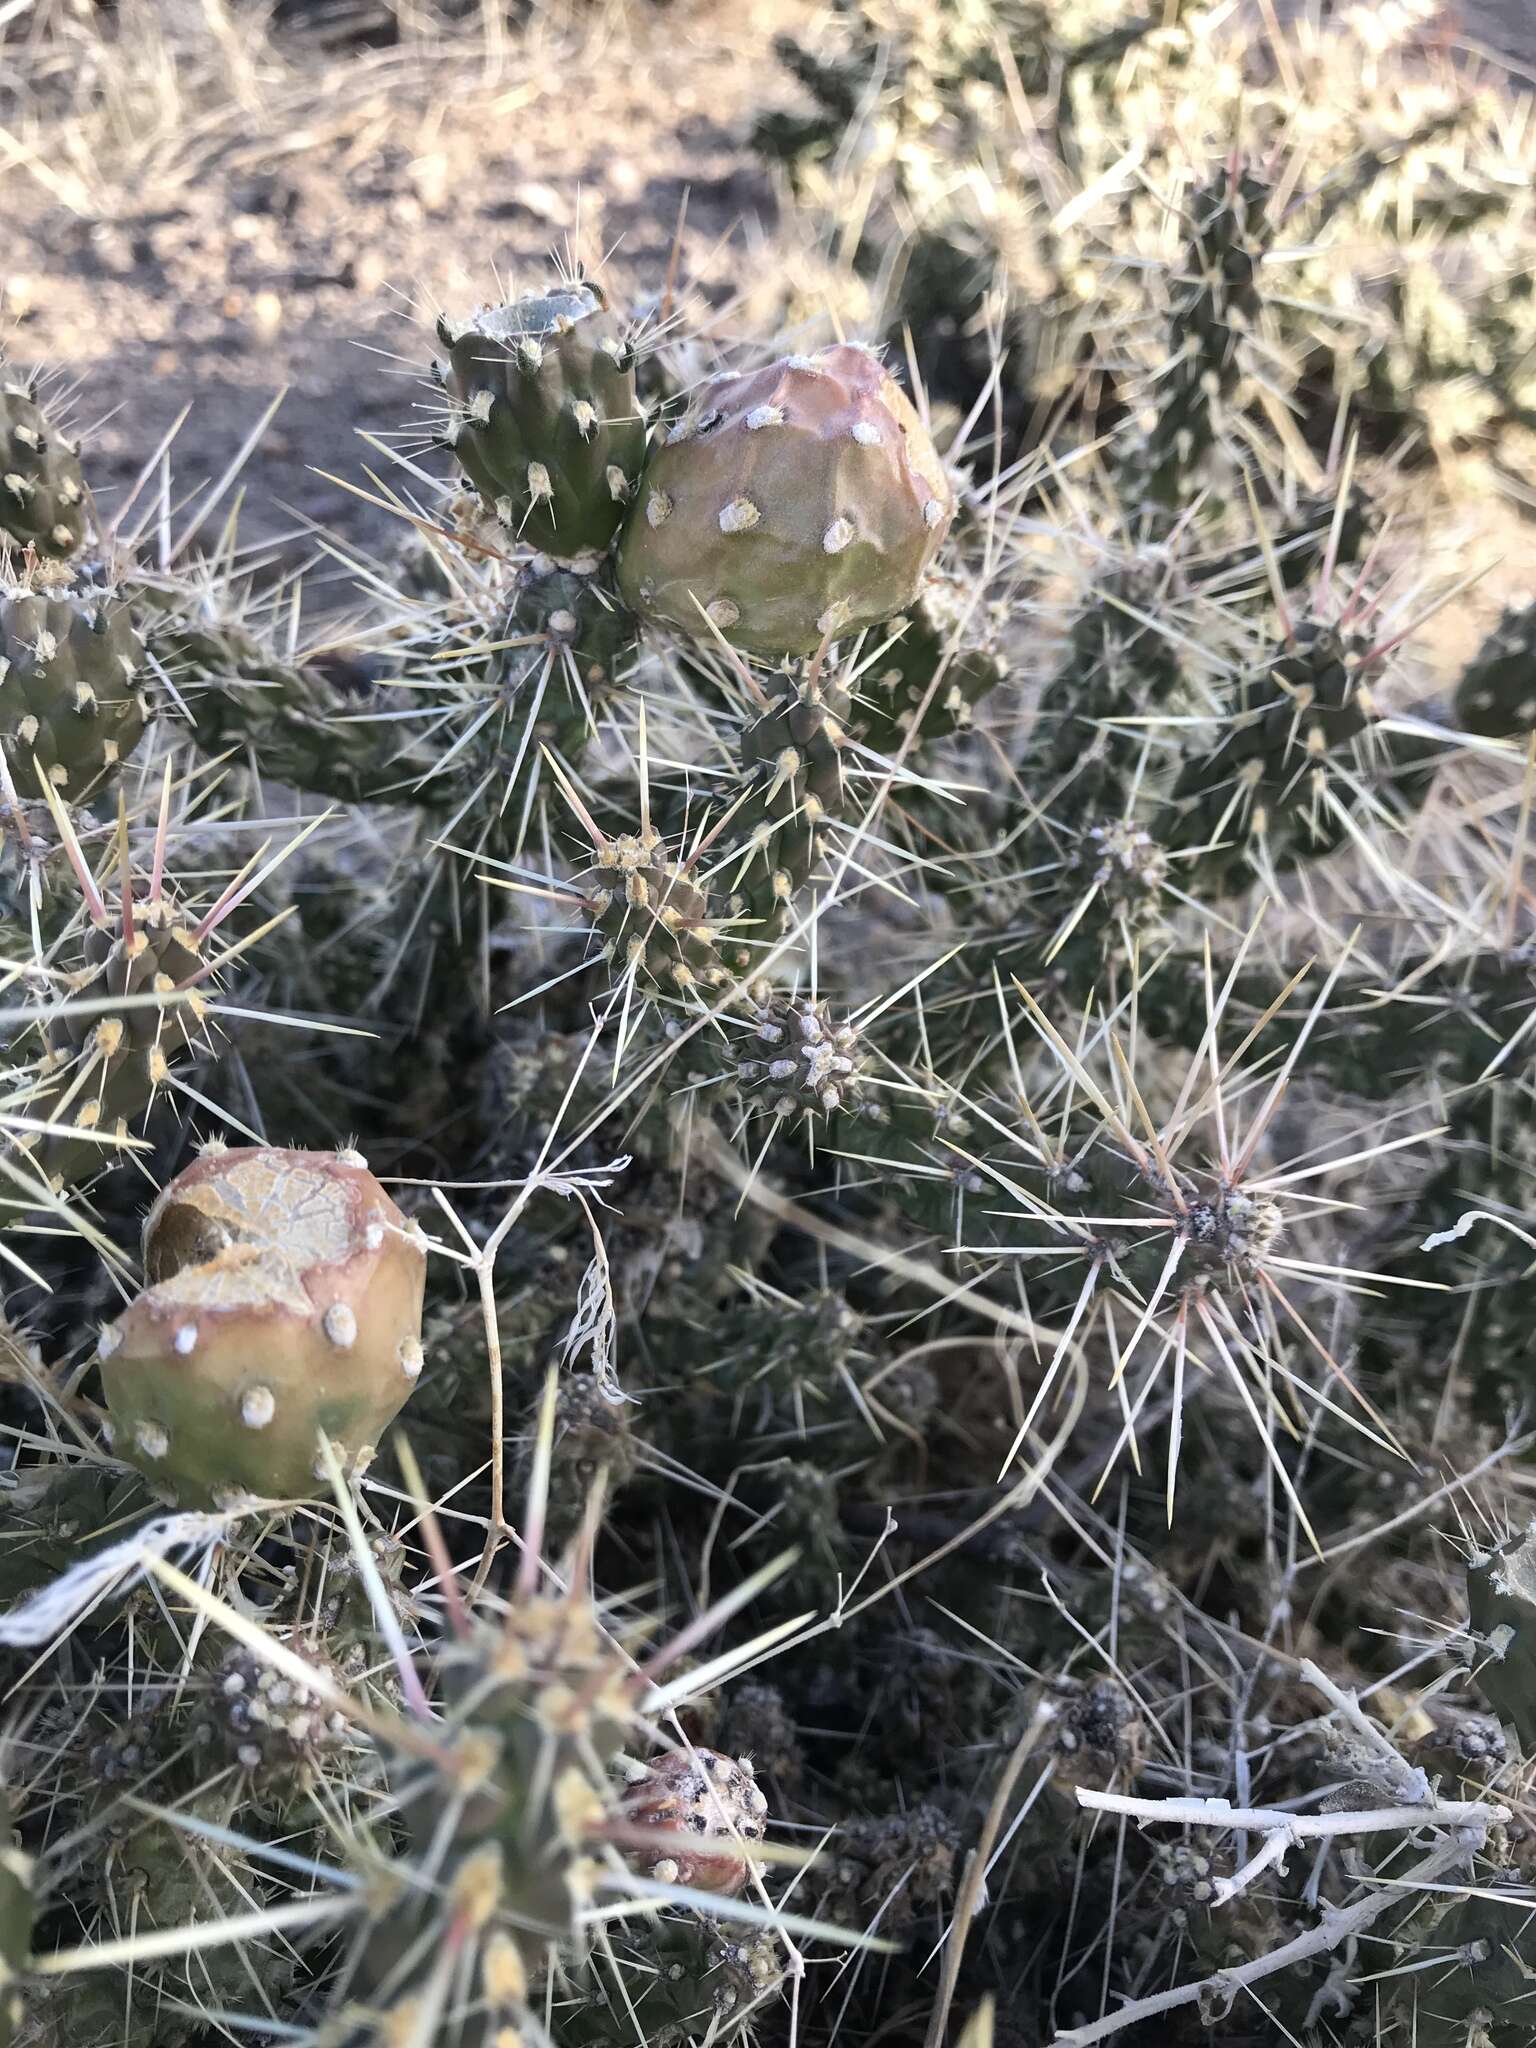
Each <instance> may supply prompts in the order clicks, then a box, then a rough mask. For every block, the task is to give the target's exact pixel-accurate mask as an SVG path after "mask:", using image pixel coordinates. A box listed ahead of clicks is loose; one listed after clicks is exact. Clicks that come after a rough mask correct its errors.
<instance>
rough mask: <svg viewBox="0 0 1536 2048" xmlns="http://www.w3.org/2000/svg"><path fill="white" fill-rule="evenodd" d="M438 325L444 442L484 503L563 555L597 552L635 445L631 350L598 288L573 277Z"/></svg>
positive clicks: (630, 477) (534, 541) (621, 509)
mask: <svg viewBox="0 0 1536 2048" xmlns="http://www.w3.org/2000/svg"><path fill="white" fill-rule="evenodd" d="M437 335H438V340H439V342H440V343H441V344H442V347H443V349H444V351H445V352H446V358H447V360H446V361H445V362H444V363H442V364H440V365H439V366H438V374H439V376H440V378H441V381H442V383H443V386H444V389H445V390H446V392H447V394H448V399H449V406H450V410H449V414H448V420H447V424H446V426H445V428H444V434H443V438H444V443H445V445H446V446H447V447H448V448H449V449H451V450H452V452H453V454H454V456H455V458H456V459H457V460H458V462H459V463H460V464H461V465H462V466H463V469H464V473H465V475H466V476H467V477H468V478H469V480H470V482H471V483H472V484H473V485H474V486H475V488H476V489H477V490H478V491H479V493H480V495H481V497H482V498H483V499H484V500H485V503H486V505H487V506H488V507H489V509H490V510H491V511H492V512H494V513H495V514H496V516H497V518H498V519H499V520H500V521H501V522H502V524H503V525H504V526H505V527H507V528H508V529H509V530H510V531H511V532H512V533H514V534H516V536H517V537H518V538H519V539H520V540H523V541H526V542H527V543H528V544H529V545H530V546H531V547H536V548H542V549H543V550H544V551H545V553H547V554H550V555H553V556H555V557H556V558H557V559H559V560H561V561H572V560H574V559H576V558H578V557H580V556H584V555H590V554H593V553H596V552H600V551H601V550H602V549H603V548H605V547H606V546H607V545H608V542H609V541H610V540H611V539H612V538H613V535H614V533H615V532H616V531H617V529H618V526H619V522H620V520H621V519H622V518H623V516H624V513H625V511H626V510H627V508H628V505H629V500H630V498H631V496H632V495H633V493H634V489H635V485H636V483H637V481H638V479H639V475H640V468H641V463H642V460H643V457H644V451H645V425H644V420H643V418H642V415H641V411H640V404H639V399H638V397H637V396H636V392H635V372H634V362H635V358H634V350H633V348H632V347H631V346H630V344H629V342H628V341H627V340H626V339H625V338H624V335H623V333H622V332H621V330H620V327H619V324H618V322H617V320H616V319H615V318H614V316H613V315H612V313H610V312H609V310H608V307H607V302H606V300H605V299H604V297H603V294H602V292H601V291H600V290H599V289H598V287H597V286H596V285H594V284H592V283H591V282H590V281H585V280H572V281H570V282H569V283H564V284H559V285H556V286H553V287H552V288H551V289H550V290H548V291H546V292H542V293H532V294H529V295H528V296H526V297H524V298H520V299H517V300H514V301H513V303H512V304H510V305H505V306H495V307H487V308H485V309H483V310H482V311H480V312H478V313H476V314H474V315H473V316H472V317H471V318H470V319H469V320H468V321H466V322H464V323H463V324H462V325H455V324H453V323H451V322H449V321H448V320H446V319H445V320H441V321H439V323H438V329H437Z"/></svg>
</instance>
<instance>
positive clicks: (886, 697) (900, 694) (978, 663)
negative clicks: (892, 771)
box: [850, 572, 1008, 754]
mask: <svg viewBox="0 0 1536 2048" xmlns="http://www.w3.org/2000/svg"><path fill="white" fill-rule="evenodd" d="M1002 609H1003V608H1002V606H1001V605H997V604H993V603H990V602H988V601H986V600H985V599H978V598H976V597H975V596H973V594H972V593H971V592H970V591H969V590H968V589H967V586H966V584H965V582H964V581H963V579H962V578H960V577H959V576H954V575H944V574H940V573H937V572H936V573H935V574H933V575H931V576H930V577H929V578H928V580H927V582H926V583H925V584H924V585H923V588H922V591H921V592H920V594H919V596H918V598H917V601H916V602H915V603H914V604H912V605H911V606H909V607H908V609H907V610H906V611H905V612H903V613H901V614H899V615H898V616H897V617H896V618H894V619H891V620H889V621H888V622H887V623H886V624H884V625H881V626H875V627H872V628H871V629H870V632H869V634H868V636H867V640H866V645H865V649H864V650H863V651H862V652H861V655H860V659H859V661H858V664H857V668H856V670H855V680H854V683H853V690H852V696H853V709H852V712H851V714H850V723H851V724H852V725H853V726H854V728H855V729H856V730H857V733H858V736H859V739H860V741H861V742H862V743H863V745H865V746H867V747H871V748H873V749H874V751H875V752H876V753H879V754H894V753H895V752H896V750H897V748H898V747H899V746H900V745H901V743H902V741H903V740H904V739H905V738H906V736H907V734H908V732H909V731H911V730H912V728H913V726H914V725H915V726H916V732H917V738H918V739H919V740H940V739H944V738H946V737H947V735H948V734H950V733H952V732H956V731H963V730H964V729H965V728H966V727H967V726H968V725H969V724H970V722H971V718H972V716H973V714H974V712H975V709H976V706H977V705H978V704H980V703H981V702H982V700H983V699H984V698H986V697H988V696H990V695H991V693H992V692H993V691H994V690H995V689H997V688H998V686H999V685H1000V684H1002V683H1003V682H1005V681H1006V680H1007V676H1008V660H1007V656H1006V654H1005V653H1004V651H1003V648H1002V644H1001V635H1000V633H999V630H998V628H999V617H998V614H999V613H1000V612H1001V611H1002Z"/></svg>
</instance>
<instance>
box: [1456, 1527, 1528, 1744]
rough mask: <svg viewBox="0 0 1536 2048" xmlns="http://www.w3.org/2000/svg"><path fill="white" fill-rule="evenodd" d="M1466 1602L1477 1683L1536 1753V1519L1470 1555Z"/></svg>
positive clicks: (1484, 1695) (1522, 1740)
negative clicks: (1507, 1538) (1508, 1537)
mask: <svg viewBox="0 0 1536 2048" xmlns="http://www.w3.org/2000/svg"><path fill="white" fill-rule="evenodd" d="M1467 1607H1468V1613H1469V1617H1470V1620H1471V1626H1472V1632H1473V1635H1474V1636H1475V1638H1476V1643H1475V1647H1474V1650H1473V1664H1472V1669H1473V1675H1474V1676H1475V1677H1476V1679H1477V1683H1478V1688H1479V1690H1480V1691H1481V1692H1482V1695H1483V1697H1484V1699H1486V1700H1487V1702H1488V1704H1489V1705H1490V1706H1491V1707H1492V1708H1493V1709H1494V1711H1495V1712H1496V1713H1497V1714H1498V1716H1499V1718H1500V1720H1502V1721H1507V1722H1508V1723H1509V1724H1510V1726H1511V1727H1512V1728H1513V1729H1514V1731H1515V1733H1516V1735H1517V1736H1518V1737H1519V1738H1520V1747H1521V1749H1522V1750H1524V1752H1525V1754H1526V1755H1527V1756H1536V1524H1533V1525H1532V1527H1530V1528H1529V1529H1527V1530H1526V1531H1525V1532H1524V1534H1523V1535H1520V1536H1516V1537H1514V1538H1512V1539H1511V1541H1510V1542H1508V1543H1504V1544H1501V1545H1500V1546H1499V1548H1498V1549H1496V1550H1493V1551H1490V1552H1488V1553H1487V1554H1486V1555H1484V1556H1478V1557H1474V1558H1473V1559H1472V1560H1471V1562H1470V1563H1469V1564H1468V1566H1467Z"/></svg>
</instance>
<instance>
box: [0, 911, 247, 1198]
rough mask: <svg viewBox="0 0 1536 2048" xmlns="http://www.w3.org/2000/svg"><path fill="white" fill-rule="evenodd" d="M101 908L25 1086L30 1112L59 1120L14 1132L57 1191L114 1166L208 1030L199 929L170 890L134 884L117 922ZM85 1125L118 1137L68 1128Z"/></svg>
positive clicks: (43, 1031)
mask: <svg viewBox="0 0 1536 2048" xmlns="http://www.w3.org/2000/svg"><path fill="white" fill-rule="evenodd" d="M98 911H99V915H97V916H96V917H95V918H93V920H92V923H91V925H90V926H89V928H88V930H87V932H86V934H85V943H84V954H85V958H84V961H83V962H82V964H81V966H80V967H79V968H78V969H76V970H75V971H74V972H73V973H72V974H71V975H70V976H69V977H68V980H67V981H66V984H65V987H64V990H63V991H62V993H61V994H60V995H59V996H58V997H56V998H55V999H54V1000H53V1001H51V1002H49V1003H47V1004H45V1005H44V1006H43V1008H42V1010H41V1013H40V1015H39V1017H38V1019H37V1029H38V1032H39V1035H40V1036H41V1038H42V1042H43V1050H42V1052H41V1055H40V1056H39V1057H38V1059H37V1060H36V1061H35V1063H34V1064H33V1065H32V1067H31V1068H30V1069H28V1070H27V1071H26V1073H25V1076H24V1080H23V1086H22V1089H21V1091H20V1098H19V1100H20V1107H21V1108H22V1110H23V1112H24V1114H25V1115H26V1116H27V1117H28V1118H29V1119H34V1120H36V1121H37V1122H39V1123H43V1124H51V1125H56V1126H58V1127H59V1128H58V1129H57V1130H49V1131H34V1130H30V1129H23V1131H22V1132H21V1133H20V1135H19V1136H18V1139H17V1143H18V1144H19V1145H20V1147H21V1148H22V1149H23V1150H24V1151H25V1152H27V1153H28V1154H29V1155H30V1157H31V1159H32V1161H33V1162H34V1164H35V1167H36V1170H37V1171H38V1172H40V1173H41V1174H42V1176H43V1177H44V1179H45V1180H46V1181H47V1182H48V1183H49V1184H50V1185H51V1186H54V1187H59V1186H63V1185H64V1184H65V1183H67V1182H70V1181H73V1180H77V1179H79V1178H81V1177H82V1176H84V1175H86V1174H89V1173H90V1172H91V1171H92V1170H93V1169H96V1168H99V1167H102V1166H107V1165H110V1164H112V1163H113V1161H112V1150H113V1146H114V1145H118V1146H120V1145H122V1144H123V1142H124V1141H125V1140H126V1138H127V1137H128V1135H129V1126H130V1124H131V1123H132V1122H134V1121H135V1120H136V1119H138V1118H139V1117H141V1116H142V1115H143V1114H144V1113H145V1112H146V1111H147V1110H148V1109H149V1108H150V1106H151V1105H152V1104H153V1102H154V1100H155V1097H156V1094H157V1093H158V1091H159V1090H160V1089H161V1088H162V1087H163V1086H164V1085H165V1083H166V1080H167V1078H168V1076H169V1073H170V1070H171V1063H172V1061H173V1060H174V1059H175V1058H176V1055H177V1054H178V1053H181V1052H183V1051H185V1050H186V1049H187V1047H189V1046H190V1045H192V1044H193V1043H194V1042H195V1041H196V1039H197V1038H198V1036H199V1035H200V1034H201V1033H202V1032H204V1031H205V1030H206V1029H207V1028H208V1027H209V1005H208V999H207V997H206V996H205V994H204V993H203V990H204V988H205V987H206V984H207V979H208V974H209V970H210V966H211V962H210V959H209V957H208V954H207V952H206V951H205V946H204V941H205V939H206V936H207V933H206V931H205V929H204V928H203V925H194V924H193V922H192V921H191V919H190V918H189V917H188V915H187V914H186V912H185V911H184V910H183V909H182V907H181V905H180V904H179V903H178V902H177V901H176V899H175V898H174V896H173V895H172V894H171V893H170V892H169V891H168V890H166V889H164V888H163V887H162V888H161V889H159V890H158V891H157V892H156V893H154V894H152V895H150V896H149V897H148V900H143V899H141V898H139V897H138V896H137V893H136V888H135V887H134V886H130V887H129V888H128V889H126V890H125V892H124V897H123V905H122V914H121V918H120V921H119V923H118V925H117V928H116V929H114V928H113V926H112V925H111V924H110V923H109V922H108V919H107V915H106V910H105V907H104V906H100V905H98ZM204 924H206V920H205V921H204ZM80 1131H91V1132H101V1133H103V1134H104V1135H105V1136H106V1137H107V1138H108V1139H109V1140H110V1141H111V1142H110V1143H108V1144H105V1145H104V1144H102V1143H100V1142H96V1141H94V1140H93V1139H91V1138H82V1137H80V1136H78V1135H71V1133H72V1132H73V1133H78V1132H80Z"/></svg>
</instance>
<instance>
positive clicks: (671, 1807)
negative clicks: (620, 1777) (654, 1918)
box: [619, 1748, 768, 1898]
mask: <svg viewBox="0 0 1536 2048" xmlns="http://www.w3.org/2000/svg"><path fill="white" fill-rule="evenodd" d="M767 1812H768V1801H767V1799H766V1797H765V1796H764V1795H763V1793H762V1792H761V1791H760V1790H759V1789H758V1784H757V1774H756V1772H755V1771H754V1770H753V1768H752V1765H751V1763H750V1762H749V1761H748V1760H747V1758H746V1757H737V1758H734V1759H733V1758H731V1757H728V1756H721V1755H720V1754H719V1753H718V1752H717V1751H715V1750H712V1749H697V1748H695V1749H692V1750H671V1751H668V1753H667V1754H666V1755H665V1756H659V1757H657V1758H655V1759H654V1760H653V1761H652V1762H651V1763H648V1764H636V1765H635V1766H634V1768H633V1770H632V1771H631V1772H630V1774H629V1782H628V1784H627V1785H626V1786H625V1789H624V1796H623V1798H622V1799H621V1800H620V1802H619V1816H620V1819H621V1820H622V1821H623V1822H624V1824H625V1825H626V1827H627V1828H629V1829H632V1830H633V1831H634V1835H633V1836H632V1837H630V1838H629V1839H630V1849H631V1854H632V1855H634V1856H636V1858H637V1860H638V1861H639V1863H640V1866H641V1868H642V1869H643V1870H644V1872H645V1874H646V1876H647V1877H653V1878H655V1879H656V1881H657V1883H658V1884H678V1885H684V1886H686V1887H687V1888H688V1889H689V1890H690V1891H698V1892H715V1893H718V1894H719V1895H720V1896H721V1897H722V1898H734V1896H735V1895H736V1893H737V1892H739V1891H740V1890H741V1889H742V1888H743V1886H744V1885H745V1884H746V1882H747V1880H748V1879H749V1878H750V1877H751V1876H752V1875H753V1872H754V1869H755V1868H756V1866H755V1865H754V1863H753V1861H752V1851H751V1844H752V1843H753V1842H760V1841H761V1840H762V1839H763V1835H764V1833H765V1829H766V1822H765V1816H766V1814H767ZM652 1834H654V1835H660V1836H664V1837H674V1838H675V1839H671V1840H663V1841H661V1842H658V1843H657V1844H656V1846H655V1849H654V1853H653V1852H652V1850H651V1848H650V1847H649V1845H646V1844H645V1837H646V1836H647V1835H652ZM636 1837H638V1841H637V1840H636V1839H635V1838H636Z"/></svg>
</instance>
